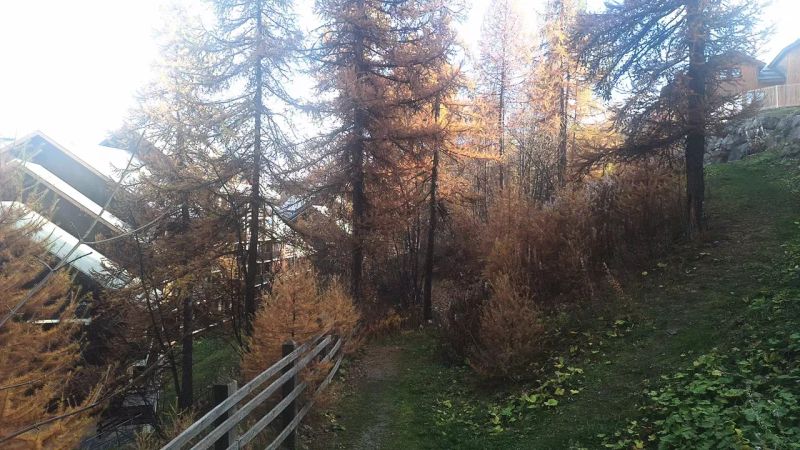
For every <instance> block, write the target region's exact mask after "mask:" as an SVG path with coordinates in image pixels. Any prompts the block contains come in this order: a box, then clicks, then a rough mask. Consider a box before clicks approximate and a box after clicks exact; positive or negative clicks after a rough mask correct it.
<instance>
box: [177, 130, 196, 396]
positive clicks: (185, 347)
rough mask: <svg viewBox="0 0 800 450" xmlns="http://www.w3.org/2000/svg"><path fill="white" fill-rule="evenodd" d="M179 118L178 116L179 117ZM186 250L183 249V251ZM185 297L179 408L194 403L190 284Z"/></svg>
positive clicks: (185, 213)
mask: <svg viewBox="0 0 800 450" xmlns="http://www.w3.org/2000/svg"><path fill="white" fill-rule="evenodd" d="M179 119H180V117H179ZM183 136H184V134H183V132H182V131H179V132H178V142H177V143H178V151H179V152H180V153H179V156H178V170H179V171H180V172H181V173H182V172H184V171H185V170H186V158H185V157H186V153H185V152H186V147H185V142H184V139H183ZM190 219H191V216H190V214H189V193H188V192H187V191H185V190H184V191H183V193H182V194H181V221H180V232H179V234H178V237H179V238H180V239H185V237H186V233H188V232H189V220H190ZM185 251H186V250H185V249H184V252H185ZM181 263H182V265H183V266H184V267H185V266H186V265H187V264H188V263H189V261H188V258H187V256H186V254H185V253H184V254H183V257H182V258H181ZM185 295H186V298H184V299H183V336H182V339H181V390H180V391H179V392H178V407H179V408H180V409H188V408H191V407H192V404H193V403H194V383H193V382H192V378H193V375H194V362H193V358H192V354H193V352H194V334H193V332H194V311H193V306H194V305H193V302H194V300H193V298H192V286H191V285H190V286H189V287H188V289H187V290H186V293H185Z"/></svg>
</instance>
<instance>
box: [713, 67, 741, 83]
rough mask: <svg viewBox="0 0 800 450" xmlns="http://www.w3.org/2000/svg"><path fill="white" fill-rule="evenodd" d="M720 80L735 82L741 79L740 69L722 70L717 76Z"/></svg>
mask: <svg viewBox="0 0 800 450" xmlns="http://www.w3.org/2000/svg"><path fill="white" fill-rule="evenodd" d="M719 78H720V80H735V79H737V78H742V69H740V68H738V67H733V68H730V69H723V70H722V71H721V72H720V74H719Z"/></svg>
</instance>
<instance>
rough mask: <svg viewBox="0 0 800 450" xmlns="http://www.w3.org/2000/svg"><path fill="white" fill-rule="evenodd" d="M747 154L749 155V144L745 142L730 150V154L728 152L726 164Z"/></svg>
mask: <svg viewBox="0 0 800 450" xmlns="http://www.w3.org/2000/svg"><path fill="white" fill-rule="evenodd" d="M748 154H750V145H749V144H747V143H746V142H745V143H744V144H739V145H736V146H734V147H732V148H731V150H730V152H728V159H727V162H732V161H738V160H740V159H742V158H744V157H745V156H747V155H748Z"/></svg>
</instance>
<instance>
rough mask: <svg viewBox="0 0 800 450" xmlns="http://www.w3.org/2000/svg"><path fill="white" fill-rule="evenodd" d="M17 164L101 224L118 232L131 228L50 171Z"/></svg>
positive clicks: (26, 164)
mask: <svg viewBox="0 0 800 450" xmlns="http://www.w3.org/2000/svg"><path fill="white" fill-rule="evenodd" d="M14 162H15V163H17V164H19V165H20V166H22V167H23V168H24V169H25V171H26V172H27V173H29V174H30V175H32V176H33V177H35V178H37V179H38V180H40V181H41V182H42V183H43V184H44V185H46V186H47V187H48V188H50V189H51V190H53V191H56V193H58V194H61V195H60V196H61V197H62V198H64V199H66V200H67V201H69V202H70V203H72V204H73V205H75V206H77V207H78V208H80V209H82V210H83V211H85V212H87V213H89V214H90V215H91V216H92V217H97V218H98V219H99V220H100V222H101V223H103V224H104V225H106V226H107V227H109V228H111V229H113V230H114V231H117V232H120V233H122V232H125V231H128V230H130V229H131V227H130V226H129V225H128V224H127V223H125V222H123V221H122V220H120V219H119V218H117V216H115V215H114V214H112V213H110V212H109V211H107V210H104V209H103V207H102V206H100V205H98V204H97V203H95V202H94V201H92V200H91V199H90V198H89V197H87V196H85V195H83V194H82V193H81V192H80V191H78V190H77V189H75V188H74V187H72V186H71V185H69V184H68V183H67V182H65V181H64V180H62V179H61V178H58V177H57V176H55V175H53V174H52V173H51V172H50V171H49V170H47V169H45V168H44V167H42V166H40V165H39V164H35V163H32V162H24V161H20V160H18V159H15V160H14Z"/></svg>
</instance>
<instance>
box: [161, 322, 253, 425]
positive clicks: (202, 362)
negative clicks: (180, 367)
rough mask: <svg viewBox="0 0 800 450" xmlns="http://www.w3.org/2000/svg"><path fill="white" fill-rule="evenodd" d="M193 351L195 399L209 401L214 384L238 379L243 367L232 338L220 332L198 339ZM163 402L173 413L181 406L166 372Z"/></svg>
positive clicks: (196, 400) (166, 410)
mask: <svg viewBox="0 0 800 450" xmlns="http://www.w3.org/2000/svg"><path fill="white" fill-rule="evenodd" d="M192 351H193V355H192V356H193V360H194V365H193V370H194V372H193V373H192V381H193V383H194V386H193V387H194V392H193V393H194V398H195V402H204V401H207V400H208V395H209V389H210V386H211V385H213V384H214V383H216V382H218V381H225V382H227V380H229V379H231V378H235V374H236V371H237V370H238V367H239V354H238V352H237V350H236V348H235V347H234V346H233V345H232V344H231V342H230V340H229V339H226V338H225V337H223V336H220V335H216V334H209V335H207V336H204V337H202V338H200V339H197V340H195V342H194V347H193V349H192ZM179 356H180V355H179V354H178V357H179ZM179 376H180V372H179ZM162 404H163V405H164V408H163V409H162V410H163V411H165V412H170V411H171V410H172V409H174V407H175V406H176V405H177V396H176V395H175V388H174V384H173V381H172V377H171V376H170V375H165V379H164V392H163V396H162Z"/></svg>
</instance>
